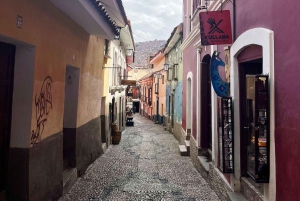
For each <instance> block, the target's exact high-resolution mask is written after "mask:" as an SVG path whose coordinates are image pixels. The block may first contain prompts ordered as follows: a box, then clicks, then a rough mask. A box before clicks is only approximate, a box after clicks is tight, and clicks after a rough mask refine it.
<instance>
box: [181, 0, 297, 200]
mask: <svg viewBox="0 0 300 201" xmlns="http://www.w3.org/2000/svg"><path fill="white" fill-rule="evenodd" d="M257 3H258V2H253V1H252V2H247V3H245V2H240V1H227V2H223V1H212V2H210V3H209V2H206V1H201V0H194V1H186V0H184V1H183V6H184V15H183V16H185V18H184V32H183V33H184V36H183V37H184V41H183V44H182V45H181V48H182V50H183V55H184V56H183V68H184V73H183V79H184V83H186V85H185V84H184V86H183V89H184V90H183V94H184V96H183V105H186V107H183V121H182V122H183V123H182V127H183V130H184V131H185V132H187V133H188V132H189V130H188V129H191V142H190V144H191V158H192V160H193V162H194V165H195V166H196V167H197V169H198V170H199V172H200V173H201V174H202V175H203V176H204V177H206V178H207V181H208V182H209V183H210V184H211V186H212V188H213V189H214V190H215V191H216V192H217V194H218V195H219V196H220V197H227V192H231V191H234V192H240V193H241V194H242V195H243V196H244V197H245V198H246V199H249V200H297V199H298V197H299V191H298V187H297V183H298V180H299V178H298V177H297V176H296V175H297V173H296V172H297V170H296V169H297V164H298V162H297V161H298V160H297V159H296V158H295V157H296V155H297V153H298V152H299V151H298V150H299V149H298V148H297V147H296V144H297V142H298V141H299V137H298V136H299V135H298V134H296V133H297V132H290V131H291V130H294V131H295V130H297V124H294V123H293V122H294V121H296V120H297V119H298V116H297V107H295V105H297V103H296V100H297V95H295V93H293V89H294V86H297V85H298V82H297V81H295V80H296V79H295V76H296V73H295V71H296V70H295V66H297V65H296V62H297V61H296V60H295V59H293V58H292V54H291V51H295V52H296V53H297V52H298V51H297V50H295V45H296V44H298V43H297V42H298V41H299V39H298V38H297V37H296V36H295V35H294V34H292V33H295V32H296V31H297V28H296V27H295V26H292V25H293V24H295V23H296V19H295V18H291V20H290V21H285V20H284V17H283V16H284V15H287V13H289V16H294V15H296V13H297V11H296V10H297V9H296V8H295V7H293V4H287V5H283V3H282V2H280V1H264V2H263V3H261V4H259V6H258V4H257ZM221 10H229V11H230V16H231V24H232V33H233V43H232V44H224V45H210V46H202V45H201V40H200V36H201V32H200V29H199V26H200V23H199V13H200V12H207V11H208V12H209V11H221ZM266 11H269V12H266ZM203 23H206V22H203ZM282 30H285V31H284V33H283V32H282ZM275 47H276V49H275ZM214 51H217V52H219V54H218V57H219V59H221V60H222V61H224V65H225V67H224V66H223V67H224V68H219V74H220V76H221V77H222V78H223V80H224V81H226V82H228V83H229V84H230V88H229V94H230V97H231V99H230V101H231V102H230V104H228V101H227V102H226V101H225V102H226V104H227V106H228V107H229V106H230V107H231V112H232V114H233V115H231V118H232V119H231V122H230V123H228V122H227V124H226V125H225V124H223V123H224V122H226V118H227V120H228V117H229V116H228V114H229V113H228V111H225V110H224V109H223V108H222V106H224V99H221V98H220V97H218V96H217V94H216V93H215V90H214V88H213V86H212V84H211V77H210V75H209V72H210V69H209V64H210V63H211V58H212V57H213V56H214ZM287 67H289V68H288V69H289V70H287ZM185 90H186V92H185ZM227 106H226V107H227ZM191 111H195V112H194V113H193V112H191ZM224 114H226V115H227V116H226V115H225V116H226V118H225V119H224ZM190 120H192V121H190ZM194 122H195V123H194ZM195 124H196V125H195ZM227 131H228V132H229V133H230V135H232V136H231V137H232V138H231V140H232V144H231V145H230V147H227V148H229V150H230V152H231V153H230V154H229V152H228V153H227V155H224V152H226V150H225V149H226V146H224V141H222V139H224V133H226V132H227ZM225 135H226V134H225ZM287 135H288V136H289V137H288V138H287V137H284V136H287ZM291 140H293V143H291ZM283 153H285V155H284V156H283ZM225 157H227V158H228V161H230V162H228V164H230V167H231V169H227V171H225V170H224V166H223V165H224V162H225V163H226V160H227V159H226V158H225ZM207 160H208V161H211V162H209V163H207V162H206V161H207ZM287 170H288V171H287ZM227 198H228V200H229V199H230V196H229V197H227Z"/></svg>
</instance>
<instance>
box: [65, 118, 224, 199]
mask: <svg viewBox="0 0 300 201" xmlns="http://www.w3.org/2000/svg"><path fill="white" fill-rule="evenodd" d="M134 122H135V126H134V127H127V128H126V130H125V131H124V132H123V134H122V139H121V143H120V144H119V145H112V146H110V147H109V148H108V150H107V151H106V152H105V154H103V155H102V156H101V157H100V158H98V159H97V160H96V161H95V162H94V163H93V164H91V165H90V167H89V168H88V170H87V172H86V173H85V175H84V176H83V177H81V178H79V179H78V180H77V182H76V183H75V184H74V186H73V187H72V189H71V190H70V192H69V193H68V194H66V195H65V196H64V197H62V198H61V199H60V201H69V200H70V201H71V200H72V201H75V200H85V201H88V200H89V198H95V199H94V200H213V201H215V200H219V198H218V197H217V195H216V193H215V192H213V191H212V190H211V188H210V187H209V185H208V184H207V182H206V181H205V180H204V179H203V178H202V177H201V176H200V174H199V173H198V172H197V171H196V169H195V168H194V166H193V164H192V162H191V160H190V158H189V157H184V156H180V153H179V149H178V142H177V141H176V139H175V138H174V137H173V135H172V134H171V133H169V132H168V131H164V129H163V127H162V126H161V125H157V124H154V123H153V122H152V121H150V120H148V119H145V118H143V117H141V116H140V115H138V114H135V116H134Z"/></svg>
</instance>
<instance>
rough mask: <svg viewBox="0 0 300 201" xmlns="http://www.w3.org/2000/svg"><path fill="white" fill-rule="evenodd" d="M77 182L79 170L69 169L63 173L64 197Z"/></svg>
mask: <svg viewBox="0 0 300 201" xmlns="http://www.w3.org/2000/svg"><path fill="white" fill-rule="evenodd" d="M76 180H77V169H76V168H67V169H65V170H64V172H63V196H64V195H65V194H66V193H68V192H69V190H70V189H71V187H72V186H73V184H74V183H75V182H76Z"/></svg>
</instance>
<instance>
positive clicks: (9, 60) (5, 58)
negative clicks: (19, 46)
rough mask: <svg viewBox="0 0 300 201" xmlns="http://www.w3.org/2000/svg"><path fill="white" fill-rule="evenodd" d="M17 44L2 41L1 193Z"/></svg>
mask: <svg viewBox="0 0 300 201" xmlns="http://www.w3.org/2000/svg"><path fill="white" fill-rule="evenodd" d="M14 62H15V46H14V45H11V44H7V43H2V42H0V161H1V162H0V195H1V192H2V191H4V190H6V188H7V180H8V177H7V172H8V159H9V153H8V151H9V146H10V132H11V115H12V97H13V96H12V94H13V79H14Z"/></svg>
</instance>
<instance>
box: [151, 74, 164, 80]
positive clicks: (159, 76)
mask: <svg viewBox="0 0 300 201" xmlns="http://www.w3.org/2000/svg"><path fill="white" fill-rule="evenodd" d="M156 76H157V78H158V79H161V78H162V74H161V73H154V74H153V77H156Z"/></svg>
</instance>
